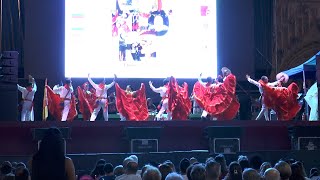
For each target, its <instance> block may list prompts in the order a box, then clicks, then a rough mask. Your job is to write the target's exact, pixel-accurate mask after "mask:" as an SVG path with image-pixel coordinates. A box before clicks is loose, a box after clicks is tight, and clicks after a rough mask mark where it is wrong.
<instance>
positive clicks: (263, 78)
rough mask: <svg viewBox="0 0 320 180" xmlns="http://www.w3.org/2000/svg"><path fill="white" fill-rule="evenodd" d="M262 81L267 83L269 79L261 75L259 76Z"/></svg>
mask: <svg viewBox="0 0 320 180" xmlns="http://www.w3.org/2000/svg"><path fill="white" fill-rule="evenodd" d="M260 79H261V80H262V81H263V82H264V83H268V82H269V79H268V77H267V76H261V78H260Z"/></svg>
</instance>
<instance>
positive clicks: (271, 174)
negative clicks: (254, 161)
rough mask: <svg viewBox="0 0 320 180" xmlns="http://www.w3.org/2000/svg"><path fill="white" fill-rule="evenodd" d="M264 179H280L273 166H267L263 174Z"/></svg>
mask: <svg viewBox="0 0 320 180" xmlns="http://www.w3.org/2000/svg"><path fill="white" fill-rule="evenodd" d="M263 176H264V178H265V180H280V179H281V177H280V173H279V171H278V170H277V169H275V168H268V169H267V170H265V172H264V174H263Z"/></svg>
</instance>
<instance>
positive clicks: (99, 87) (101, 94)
mask: <svg viewBox="0 0 320 180" xmlns="http://www.w3.org/2000/svg"><path fill="white" fill-rule="evenodd" d="M116 79H117V76H116V75H114V79H113V81H112V83H110V84H107V85H106V84H105V83H106V82H105V80H103V81H102V82H101V83H99V84H96V83H94V82H93V81H92V79H91V78H90V74H88V81H89V83H90V84H91V86H92V87H93V88H94V89H95V90H96V97H97V100H96V107H95V108H94V110H93V112H92V114H91V117H90V121H95V120H96V118H97V115H98V113H99V111H100V109H101V108H102V109H103V117H104V120H105V121H108V116H109V114H108V92H107V90H108V89H110V88H111V87H112V86H113V85H114V83H115V82H116Z"/></svg>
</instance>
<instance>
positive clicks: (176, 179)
mask: <svg viewBox="0 0 320 180" xmlns="http://www.w3.org/2000/svg"><path fill="white" fill-rule="evenodd" d="M165 180H183V177H182V176H181V175H180V174H178V173H176V172H172V173H169V174H168V175H167V177H166V178H165Z"/></svg>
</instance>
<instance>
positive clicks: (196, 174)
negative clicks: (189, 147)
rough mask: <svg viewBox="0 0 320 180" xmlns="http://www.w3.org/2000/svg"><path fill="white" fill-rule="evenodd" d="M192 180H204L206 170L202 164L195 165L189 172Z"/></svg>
mask: <svg viewBox="0 0 320 180" xmlns="http://www.w3.org/2000/svg"><path fill="white" fill-rule="evenodd" d="M191 179H192V180H205V179H206V169H205V167H204V166H203V165H202V164H196V165H194V166H193V167H192V170H191Z"/></svg>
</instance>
